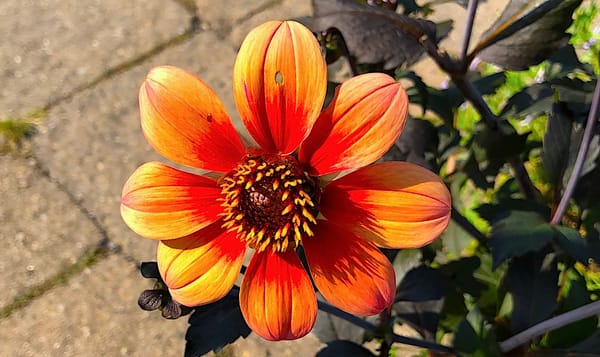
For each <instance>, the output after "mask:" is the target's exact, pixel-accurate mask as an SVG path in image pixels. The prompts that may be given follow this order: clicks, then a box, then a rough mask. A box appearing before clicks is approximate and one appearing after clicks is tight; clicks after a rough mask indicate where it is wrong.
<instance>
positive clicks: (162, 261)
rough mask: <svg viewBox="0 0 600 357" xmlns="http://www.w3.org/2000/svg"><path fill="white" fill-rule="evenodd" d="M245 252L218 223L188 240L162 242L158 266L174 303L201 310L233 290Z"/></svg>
mask: <svg viewBox="0 0 600 357" xmlns="http://www.w3.org/2000/svg"><path fill="white" fill-rule="evenodd" d="M245 251H246V244H245V243H244V242H242V241H241V240H239V239H238V238H237V237H236V235H235V233H226V232H225V230H224V229H223V228H221V222H216V223H213V224H212V225H210V226H208V227H207V228H205V229H202V230H200V231H198V232H196V233H194V234H192V235H189V236H187V237H184V238H180V239H173V240H168V241H161V242H159V244H158V251H157V262H158V268H159V270H160V274H161V276H162V278H163V280H164V282H165V283H166V284H167V286H168V287H169V291H170V292H171V296H172V297H173V299H174V300H175V301H177V302H179V303H181V304H183V305H186V306H198V305H204V304H208V303H211V302H214V301H217V300H219V299H220V298H222V297H223V296H225V295H226V294H227V293H228V292H229V290H231V287H232V286H233V284H234V283H235V281H236V279H237V277H238V275H239V273H240V269H241V267H242V262H243V261H244V253H245Z"/></svg>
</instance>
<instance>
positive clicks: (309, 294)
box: [240, 249, 317, 341]
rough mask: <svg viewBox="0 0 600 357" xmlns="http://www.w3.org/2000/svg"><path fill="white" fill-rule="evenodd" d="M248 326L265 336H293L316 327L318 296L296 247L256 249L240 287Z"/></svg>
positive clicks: (241, 300) (274, 337)
mask: <svg viewBox="0 0 600 357" xmlns="http://www.w3.org/2000/svg"><path fill="white" fill-rule="evenodd" d="M240 307H241V310H242V314H243V315H244V318H245V319H246V322H247V323H248V326H250V328H251V329H252V330H253V331H254V332H256V333H257V334H258V335H259V336H261V337H262V338H264V339H266V340H271V341H278V340H293V339H297V338H300V337H302V336H304V335H306V334H307V333H309V332H310V330H311V329H312V328H313V326H314V324H315V320H316V318H317V297H316V295H315V291H314V290H313V286H312V284H311V282H310V279H309V277H308V275H307V273H306V271H305V270H304V268H303V267H302V263H300V259H298V256H297V255H296V253H295V252H294V251H293V250H288V251H287V252H285V253H274V252H272V251H271V250H270V249H267V250H266V251H263V252H260V253H258V252H257V253H255V254H254V257H252V260H251V261H250V264H249V265H248V269H247V270H246V275H245V276H244V280H243V282H242V286H241V289H240Z"/></svg>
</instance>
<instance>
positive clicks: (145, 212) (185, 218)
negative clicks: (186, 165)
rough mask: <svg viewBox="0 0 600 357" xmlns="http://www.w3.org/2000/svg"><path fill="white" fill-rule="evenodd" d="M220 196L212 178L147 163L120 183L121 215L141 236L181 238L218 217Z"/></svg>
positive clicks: (161, 164)
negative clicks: (121, 191)
mask: <svg viewBox="0 0 600 357" xmlns="http://www.w3.org/2000/svg"><path fill="white" fill-rule="evenodd" d="M219 197H221V190H220V188H219V187H218V186H217V183H216V182H215V181H214V180H212V179H209V178H207V177H203V176H198V175H194V174H191V173H188V172H184V171H180V170H177V169H175V168H172V167H170V166H168V165H165V164H163V163H160V162H149V163H146V164H144V165H142V166H140V167H139V168H138V169H137V170H136V171H135V172H134V173H133V174H132V175H131V177H130V178H129V179H128V180H127V182H126V183H125V185H124V186H123V194H122V197H121V216H122V217H123V220H124V221H125V223H127V225H128V226H129V228H131V229H132V230H133V231H134V232H136V233H137V234H139V235H141V236H143V237H146V238H152V239H175V238H181V237H184V236H186V235H188V234H190V233H193V232H196V231H197V230H199V229H202V228H204V227H206V226H208V225H209V224H211V223H213V222H215V221H216V220H217V219H218V215H219V213H221V212H222V211H223V208H222V207H221V206H220V202H218V201H217V199H218V198H219Z"/></svg>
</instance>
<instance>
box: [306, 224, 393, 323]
mask: <svg viewBox="0 0 600 357" xmlns="http://www.w3.org/2000/svg"><path fill="white" fill-rule="evenodd" d="M302 244H303V245H304V249H305V252H306V259H307V260H308V266H309V267H310V273H311V275H312V277H313V279H314V281H315V284H316V285H317V288H319V291H320V292H321V294H323V296H324V297H325V298H326V299H327V300H328V301H329V302H331V303H332V304H333V305H335V306H337V307H339V308H340V309H342V310H344V311H346V312H349V313H351V314H355V315H359V316H368V315H375V314H378V313H380V312H381V311H382V310H383V309H385V308H386V307H387V306H390V305H391V304H392V303H393V302H394V296H395V292H396V276H395V274H394V268H393V267H392V264H390V262H389V260H388V259H387V258H386V257H385V256H384V255H383V254H382V253H381V252H380V251H379V249H377V247H375V245H374V244H373V243H371V242H368V241H365V240H363V239H361V238H360V237H358V236H357V235H355V234H354V233H352V232H350V231H347V230H346V229H343V228H342V227H340V226H337V225H335V224H333V223H331V222H328V221H322V220H321V221H319V222H318V223H317V225H316V227H315V235H314V237H308V238H306V239H303V240H302Z"/></svg>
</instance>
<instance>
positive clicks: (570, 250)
mask: <svg viewBox="0 0 600 357" xmlns="http://www.w3.org/2000/svg"><path fill="white" fill-rule="evenodd" d="M552 228H554V230H555V231H556V234H555V235H554V241H555V242H556V244H558V246H559V247H560V248H562V249H563V250H564V251H565V252H566V253H567V254H568V255H569V256H571V257H572V258H573V259H575V260H577V261H578V262H580V263H582V264H583V265H587V264H588V260H589V258H591V256H590V252H589V251H590V247H589V246H588V244H587V240H585V239H583V237H582V236H581V235H580V234H579V232H578V231H577V230H575V229H573V228H569V227H564V226H553V227H552Z"/></svg>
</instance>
